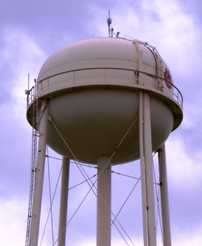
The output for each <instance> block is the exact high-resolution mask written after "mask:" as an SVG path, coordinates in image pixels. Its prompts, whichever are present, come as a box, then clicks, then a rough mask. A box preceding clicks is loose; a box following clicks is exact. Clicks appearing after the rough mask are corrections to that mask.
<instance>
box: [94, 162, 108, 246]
mask: <svg viewBox="0 0 202 246" xmlns="http://www.w3.org/2000/svg"><path fill="white" fill-rule="evenodd" d="M108 162H109V158H108V157H100V158H99V159H98V162H97V165H98V181H97V246H110V245H111V163H108Z"/></svg>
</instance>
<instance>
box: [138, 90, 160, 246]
mask: <svg viewBox="0 0 202 246" xmlns="http://www.w3.org/2000/svg"><path fill="white" fill-rule="evenodd" d="M139 119H140V123H139V125H140V130H139V140H140V164H141V184H142V210H143V233H144V246H156V228H155V207H154V185H153V159H152V139H151V116H150V96H149V94H148V93H147V92H143V91H140V93H139Z"/></svg>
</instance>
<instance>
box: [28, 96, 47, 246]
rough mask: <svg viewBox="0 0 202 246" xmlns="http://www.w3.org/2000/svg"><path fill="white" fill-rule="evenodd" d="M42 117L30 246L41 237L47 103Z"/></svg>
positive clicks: (42, 106)
mask: <svg viewBox="0 0 202 246" xmlns="http://www.w3.org/2000/svg"><path fill="white" fill-rule="evenodd" d="M40 117H41V119H40V125H39V133H40V137H39V144H38V155H37V166H36V176H35V187H34V198H33V210H32V220H31V231H30V244H29V245H30V246H37V245H38V237H39V224H40V215H41V201H42V192H43V179H44V165H45V154H46V138H47V124H48V108H47V102H46V101H43V102H42V105H41V116H40Z"/></svg>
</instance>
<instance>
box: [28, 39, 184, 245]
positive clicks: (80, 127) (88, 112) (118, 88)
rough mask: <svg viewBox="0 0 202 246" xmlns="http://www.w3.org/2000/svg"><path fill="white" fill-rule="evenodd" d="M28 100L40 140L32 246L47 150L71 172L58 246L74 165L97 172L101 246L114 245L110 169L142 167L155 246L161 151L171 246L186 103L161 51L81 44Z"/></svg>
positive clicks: (106, 42) (147, 224)
mask: <svg viewBox="0 0 202 246" xmlns="http://www.w3.org/2000/svg"><path fill="white" fill-rule="evenodd" d="M26 93H27V96H28V97H27V103H28V108H27V120H28V121H29V123H30V125H31V126H32V127H33V130H34V136H36V135H37V137H38V139H39V142H38V150H37V151H36V152H37V153H36V152H35V150H36V147H33V152H34V153H36V154H37V159H36V160H35V157H34V158H33V159H34V160H33V172H32V182H31V190H30V203H29V212H30V214H29V217H28V229H27V238H26V245H30V246H37V242H38V232H39V221H40V211H41V197H42V185H43V170H44V160H45V148H46V144H47V145H48V146H50V147H51V148H52V149H53V150H55V151H56V152H57V153H59V154H61V155H62V156H63V164H64V166H65V167H64V168H63V177H62V178H63V179H62V186H61V194H63V195H62V196H61V209H60V221H59V224H60V228H59V235H60V237H59V241H58V245H59V246H64V245H65V232H64V227H65V225H66V212H67V211H66V207H67V198H66V195H67V194H66V193H65V190H66V188H67V185H68V165H69V164H68V163H69V160H70V159H74V160H76V161H80V162H84V163H91V164H95V165H97V169H98V180H97V246H110V245H111V169H110V168H111V165H112V164H113V165H116V164H124V163H126V162H129V161H133V160H137V159H140V163H141V187H142V188H141V189H142V212H143V232H144V233H143V234H144V245H145V246H147V245H150V246H156V229H155V209H154V190H153V170H152V153H153V152H154V151H157V150H159V149H160V150H161V151H159V166H160V171H159V172H160V176H161V201H162V224H163V238H164V245H166V246H167V245H171V239H170V225H169V209H168V195H167V177H166V166H165V164H166V163H165V162H166V161H165V149H164V143H165V141H166V139H167V138H168V136H169V134H170V132H172V131H173V130H175V129H176V128H177V127H178V126H179V125H180V123H181V121H182V117H183V116H182V95H181V93H180V91H179V90H178V89H177V87H176V86H175V85H174V84H173V81H172V77H171V73H170V70H169V68H168V66H167V64H166V63H165V62H164V60H163V59H162V58H161V57H160V55H159V53H158V52H157V50H156V49H155V48H154V47H153V46H151V45H149V44H148V43H146V42H141V41H138V40H127V39H124V38H119V37H114V38H113V37H108V38H93V39H87V40H82V41H78V42H75V43H72V44H69V45H67V46H65V47H64V48H62V49H60V50H58V51H56V52H55V53H54V54H53V55H51V56H50V57H49V58H48V59H47V60H46V62H45V63H44V65H43V66H42V68H41V70H40V72H39V75H38V79H37V81H36V85H35V86H34V87H33V88H32V89H31V90H27V91H26ZM34 141H35V140H33V146H35V145H34ZM34 156H35V154H34ZM35 162H36V163H35Z"/></svg>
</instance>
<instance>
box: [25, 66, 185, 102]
mask: <svg viewBox="0 0 202 246" xmlns="http://www.w3.org/2000/svg"><path fill="white" fill-rule="evenodd" d="M94 69H106V70H107V69H113V70H125V71H132V72H134V73H135V74H136V75H137V74H139V73H142V74H145V75H147V76H149V77H152V78H155V79H161V80H163V81H166V80H165V78H162V77H160V76H157V75H154V74H150V73H147V72H144V71H140V70H134V69H128V68H114V67H94V68H93V70H94ZM83 70H92V68H80V69H76V70H75V69H74V70H70V71H65V72H61V73H58V74H54V75H51V76H48V77H46V78H45V80H47V79H48V80H49V79H50V78H52V77H55V76H57V75H60V74H65V73H70V72H77V71H83ZM41 82H43V80H41V81H38V82H37V84H38V83H41ZM167 83H170V85H171V88H173V90H174V91H172V95H173V99H174V101H175V102H176V103H177V104H178V105H179V106H180V107H182V106H183V96H182V94H181V92H180V90H179V89H178V88H177V87H176V86H175V85H174V84H173V83H172V82H170V81H167ZM151 84H153V83H151ZM155 85H156V84H155ZM159 88H160V89H157V90H158V91H161V92H162V93H163V89H164V87H163V86H160V87H159ZM142 89H144V88H142ZM27 97H28V98H27V107H28V106H29V105H30V104H31V103H32V102H33V101H34V100H36V98H37V85H35V86H33V87H32V88H31V89H30V93H29V94H28V95H27Z"/></svg>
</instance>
